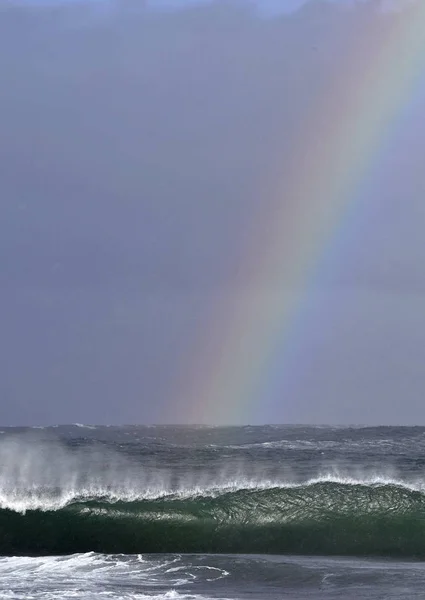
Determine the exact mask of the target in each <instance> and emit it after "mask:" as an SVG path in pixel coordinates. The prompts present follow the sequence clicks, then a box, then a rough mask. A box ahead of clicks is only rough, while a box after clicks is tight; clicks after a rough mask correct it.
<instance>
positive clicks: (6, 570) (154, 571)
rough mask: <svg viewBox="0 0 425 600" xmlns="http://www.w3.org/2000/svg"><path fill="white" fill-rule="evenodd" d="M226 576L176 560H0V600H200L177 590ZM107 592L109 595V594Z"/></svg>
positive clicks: (83, 557) (74, 557) (91, 555)
mask: <svg viewBox="0 0 425 600" xmlns="http://www.w3.org/2000/svg"><path fill="white" fill-rule="evenodd" d="M211 570H213V571H214V573H216V576H215V578H214V579H219V578H222V577H225V576H227V572H225V571H223V570H222V569H218V568H216V567H209V566H208V565H197V564H193V563H192V562H191V561H190V559H186V560H183V559H182V558H180V557H170V558H166V557H158V558H151V559H145V558H143V557H141V556H135V555H129V556H106V555H102V554H95V553H93V552H91V553H88V554H74V555H72V556H65V557H36V558H32V557H5V558H0V597H1V598H2V599H9V598H10V599H12V598H13V599H15V600H27V599H28V598H40V599H41V598H43V599H44V600H46V599H47V600H69V599H71V598H73V599H79V598H81V599H83V598H84V599H87V598H90V600H92V599H94V600H97V599H103V598H113V599H114V600H121V599H122V600H127V599H128V600H130V599H132V600H133V599H134V600H145V599H146V600H206V598H207V597H206V596H201V595H197V594H187V592H186V593H185V590H180V591H179V588H183V587H185V588H186V587H187V585H192V584H193V583H194V582H195V581H199V582H202V581H207V582H208V581H211V575H210V573H211ZM112 590H113V591H112Z"/></svg>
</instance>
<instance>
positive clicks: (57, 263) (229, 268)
mask: <svg viewBox="0 0 425 600" xmlns="http://www.w3.org/2000/svg"><path fill="white" fill-rule="evenodd" d="M100 1H101V0H97V4H98V5H99V2H100ZM150 4H152V2H150V1H148V2H145V3H143V2H142V1H141V0H138V2H134V1H133V0H124V1H123V2H121V3H120V5H119V7H118V5H117V6H115V7H114V10H112V9H111V5H110V6H109V7H108V10H106V8H105V6H104V5H99V6H100V8H101V9H102V10H100V9H96V10H95V11H94V10H93V5H92V3H91V2H90V1H88V2H79V3H76V2H75V1H74V2H62V3H61V4H56V6H55V7H53V8H52V7H46V5H43V4H42V2H34V1H32V2H30V1H29V0H28V1H27V2H25V1H24V0H23V1H21V2H19V3H18V2H15V1H14V0H7V1H6V0H0V80H1V95H0V257H1V262H0V331H1V338H0V423H1V424H2V425H21V424H29V425H44V424H58V423H68V422H79V423H97V424H119V423H173V422H182V423H192V422H194V420H195V422H201V421H203V418H202V414H203V413H202V410H197V411H194V410H193V408H192V409H190V410H189V408H188V401H187V397H188V394H189V391H188V390H192V392H191V393H193V385H194V384H192V381H196V394H197V396H196V398H195V402H198V404H199V406H200V407H202V405H203V402H204V401H205V400H203V389H202V380H203V379H202V377H201V376H200V375H199V372H197V369H198V362H197V358H199V355H200V354H203V351H204V348H203V347H202V345H201V346H200V343H199V340H200V339H201V340H203V342H202V343H203V344H204V346H205V347H207V346H208V344H209V340H210V338H211V337H213V334H215V333H217V336H218V337H219V336H220V331H221V329H220V328H221V327H222V328H224V325H223V324H224V323H227V322H228V314H230V306H233V307H234V306H235V303H236V306H239V304H238V303H239V302H240V306H243V305H244V302H246V301H247V299H248V300H249V298H250V297H252V295H253V294H258V295H261V294H265V295H267V294H274V296H276V297H280V296H279V295H281V296H282V302H283V301H284V300H283V298H284V297H286V296H288V295H293V296H294V297H295V298H296V304H297V306H298V305H299V310H298V312H297V316H296V318H295V317H294V319H295V321H296V322H297V323H301V325H298V328H299V333H298V334H296V333H294V334H291V336H292V337H291V339H290V343H289V344H288V345H289V351H282V352H281V353H280V352H279V344H277V346H276V348H275V349H274V351H273V354H272V355H270V358H269V360H267V361H265V365H264V367H263V369H264V373H263V377H262V379H261V382H262V383H261V386H260V387H259V389H258V390H257V391H256V393H255V394H254V393H252V394H250V399H249V401H248V399H247V401H246V404H245V403H244V399H243V398H239V399H238V400H237V402H236V400H235V405H234V406H233V407H232V409H231V410H230V409H229V411H227V412H226V411H225V410H223V411H222V413H221V414H216V415H215V417H216V418H215V419H214V422H219V423H237V424H239V423H251V424H257V423H258V424H261V423H312V424H323V423H328V424H343V423H356V424H422V425H423V424H425V404H424V402H423V393H424V390H425V368H424V365H425V343H424V341H425V311H424V300H425V244H424V243H423V239H424V226H425V204H424V201H423V197H424V191H425V190H424V188H425V179H424V164H423V160H424V159H423V157H424V156H425V119H424V116H425V114H424V113H425V86H424V85H423V84H424V83H425V78H419V80H418V82H417V85H416V86H415V89H414V90H413V91H412V94H410V95H409V97H408V101H406V102H405V103H404V105H403V107H402V110H400V116H399V118H398V119H397V123H396V125H394V127H392V128H391V136H390V138H389V139H388V142H386V143H385V144H383V146H382V151H380V152H379V156H378V157H377V159H376V160H375V161H374V162H373V169H372V168H371V169H370V170H369V172H368V174H367V175H365V177H364V181H363V180H362V184H361V185H360V184H359V185H358V186H356V198H355V201H353V208H352V209H351V212H350V216H349V217H347V218H346V220H345V221H344V223H343V224H340V225H339V226H337V227H336V228H335V231H334V234H333V237H332V242H330V241H329V243H328V251H327V252H326V251H325V250H324V251H323V256H322V257H321V267H320V275H316V277H313V276H312V281H311V282H310V284H309V286H308V289H292V288H291V282H290V281H286V280H285V279H284V278H283V279H282V277H281V276H278V274H277V273H276V272H274V271H273V269H271V270H267V269H266V270H263V271H261V269H260V267H258V264H257V262H256V261H255V258H254V259H253V256H254V257H255V255H253V252H252V251H250V250H251V243H250V239H251V237H250V236H252V235H253V232H255V231H257V228H258V227H259V228H261V227H267V226H268V221H267V220H264V219H263V218H262V215H264V214H269V213H270V214H272V212H271V211H272V207H273V206H275V205H276V203H280V204H281V205H282V206H283V207H284V214H286V213H285V211H286V210H287V214H288V215H289V214H290V213H291V207H293V206H294V205H295V204H294V203H296V198H290V197H287V196H285V193H284V191H283V190H284V187H285V181H286V179H287V178H288V177H289V176H290V169H291V165H292V164H293V160H294V148H295V147H297V140H299V139H300V137H301V136H302V135H303V136H306V133H305V124H306V121H308V119H307V117H308V115H311V114H312V113H314V111H315V107H317V105H318V103H319V102H320V101H321V99H322V98H326V97H327V95H330V94H332V89H333V88H332V86H331V85H330V82H331V81H335V80H337V81H338V80H340V81H342V82H344V81H345V80H346V79H347V80H348V79H349V75H350V68H352V63H351V62H350V61H349V60H348V59H349V56H350V55H351V54H350V53H353V48H354V49H356V48H358V53H359V54H362V53H363V54H364V56H363V54H362V56H363V58H362V60H363V61H364V65H366V64H367V62H368V60H369V59H370V60H372V59H373V56H372V55H371V56H370V57H369V56H368V55H367V51H368V47H367V46H365V45H362V39H363V38H362V36H364V35H366V34H365V31H366V29H367V31H368V34H370V35H368V39H372V38H373V39H378V40H379V39H380V37H379V36H380V35H383V34H382V31H383V28H384V27H385V26H386V24H387V23H388V21H387V20H385V19H388V18H390V17H389V16H388V8H390V7H391V8H396V9H400V14H402V13H403V11H405V10H408V8H406V2H402V0H400V2H399V3H398V4H394V3H392V4H391V5H390V4H389V3H386V2H382V3H381V2H379V1H378V2H377V1H376V0H364V1H362V2H358V3H357V4H356V3H351V2H345V1H343V0H340V1H338V0H335V1H334V2H331V3H324V2H315V1H313V0H310V1H308V0H306V1H304V2H302V1H301V0H299V1H296V0H293V1H292V0H291V1H289V0H288V1H284V0H280V2H273V1H272V0H270V1H266V0H264V2H263V3H262V4H261V2H257V4H258V5H259V9H260V10H258V11H256V12H255V11H252V10H250V9H249V7H248V3H241V2H232V1H226V0H217V1H212V2H209V3H207V2H205V1H204V2H202V1H201V0H199V2H195V1H193V2H184V1H181V2H177V0H175V1H174V2H171V1H169V2H165V1H161V2H159V0H158V2H157V4H156V8H157V9H158V8H159V5H160V4H161V8H162V9H163V8H167V10H156V11H152V10H148V8H149V7H148V5H150ZM136 5H137V6H136ZM142 5H144V8H143V6H142ZM172 5H173V6H172ZM283 6H284V8H285V10H280V8H282V7H283ZM151 8H152V7H151ZM170 8H171V9H172V10H168V9H170ZM381 9H385V10H381ZM398 15H399V13H394V14H392V16H391V18H393V19H398V18H402V16H401V17H400V16H398ZM384 21H385V24H384ZM370 51H371V53H372V52H373V51H376V46H373V47H371V50H370ZM354 52H355V50H354ZM361 65H363V63H362V62H361V63H360V67H361ZM422 80H423V81H422ZM333 101H335V99H333ZM307 139H308V132H307ZM305 176H306V177H308V173H306V174H305ZM262 235H264V239H267V231H265V232H264V233H263V234H262ZM254 237H255V238H256V239H257V237H258V236H256V235H255V236H254ZM257 252H258V253H259V254H261V247H259V248H258V250H257ZM287 260H288V258H287ZM259 269H260V270H259ZM235 299H236V300H235ZM261 306H266V304H264V305H262V304H261V303H260V304H259V307H260V309H261ZM236 311H237V309H236ZM264 316H265V315H262V314H261V310H260V311H259V314H258V315H256V317H255V318H256V319H257V318H258V319H259V320H260V321H261V319H262V318H263V317H264ZM251 326H253V324H252V322H248V321H247V323H246V328H247V329H249V328H250V327H251ZM279 326H280V324H279V323H276V327H279ZM294 327H295V326H294ZM295 328H296V327H295ZM223 335H224V331H223ZM229 343H230V342H229ZM249 343H253V342H252V340H251V342H249ZM222 352H223V354H224V357H225V360H227V361H229V368H230V370H231V367H232V362H231V360H232V358H233V357H230V356H227V355H226V348H225V347H224V348H222ZM288 352H289V356H288ZM266 354H267V352H266V350H264V355H266ZM206 356H207V354H206ZM235 360H237V358H236V357H235ZM204 367H205V365H204ZM214 369H215V366H214V365H212V366H211V370H212V374H211V373H210V375H209V380H211V379H214ZM239 376H240V375H239ZM205 381H206V379H205ZM205 385H207V383H205ZM208 385H209V386H210V387H209V390H208V392H209V393H208V397H209V398H210V400H209V401H211V383H209V384H208ZM213 387H214V386H213ZM218 389H219V387H217V390H218ZM217 400H218V399H217ZM212 401H214V399H213V400H212ZM192 402H193V399H192ZM231 403H232V400H230V404H231ZM205 415H206V417H205V422H207V423H208V422H210V421H211V420H212V417H211V416H209V415H211V411H208V410H207V408H206V409H205ZM195 417H196V419H195Z"/></svg>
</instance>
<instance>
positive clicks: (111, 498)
mask: <svg viewBox="0 0 425 600" xmlns="http://www.w3.org/2000/svg"><path fill="white" fill-rule="evenodd" d="M57 494H58V490H54V489H51V490H47V489H44V490H36V491H33V492H31V491H27V492H26V495H25V497H24V496H23V495H22V490H21V491H20V492H19V494H18V495H13V494H12V495H11V494H10V493H8V494H7V496H5V495H4V494H3V495H2V496H0V506H1V509H0V553H2V554H20V555H22V554H32V555H41V554H56V555H57V554H69V553H77V552H89V551H95V552H102V553H135V554H137V553H154V552H166V553H246V554H247V553H273V554H286V553H290V554H305V555H313V554H327V555H363V556H397V557H425V544H424V539H425V494H424V492H423V491H422V490H421V489H420V488H419V487H418V488H417V487H415V486H413V485H407V484H404V483H402V482H397V481H390V480H387V481H386V480H379V479H376V480H370V481H360V480H358V481H356V480H348V479H347V480H344V479H338V478H331V477H328V478H326V477H325V478H319V479H316V480H312V481H309V482H306V483H304V484H293V485H283V484H282V485H272V484H266V483H265V484H263V485H251V486H249V485H242V486H238V485H233V486H224V487H217V488H210V489H204V490H201V489H197V490H196V489H192V490H189V489H187V490H181V491H178V492H169V491H164V492H163V493H157V494H155V493H146V494H144V495H139V496H137V497H136V496H135V495H131V494H128V495H124V496H122V497H120V496H119V495H117V494H114V493H112V492H106V491H105V493H104V494H101V493H99V492H98V493H97V495H93V494H91V493H90V491H89V490H86V491H83V490H82V491H81V492H79V493H74V494H70V495H68V497H64V496H60V497H59V496H57Z"/></svg>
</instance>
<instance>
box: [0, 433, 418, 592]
mask: <svg viewBox="0 0 425 600" xmlns="http://www.w3.org/2000/svg"><path fill="white" fill-rule="evenodd" d="M424 464H425V428H420V427H415V428H402V427H375V428H366V427H352V428H342V427H295V426H292V427H284V426H263V427H251V426H247V427H222V428H213V427H171V426H169V427H163V426H158V427H141V426H131V427H94V426H84V425H71V426H59V427H48V428H32V429H30V428H3V429H2V430H1V433H0V554H1V556H0V598H13V599H39V598H46V599H51V600H53V599H61V600H67V599H71V598H72V599H101V598H105V599H111V600H113V599H119V598H120V599H124V598H129V599H130V598H135V599H140V600H141V599H145V598H152V599H155V598H157V599H161V598H162V599H179V600H180V599H187V600H189V599H193V600H201V599H208V598H217V599H218V598H222V599H229V600H230V599H237V598H241V599H242V598H251V599H254V600H255V599H258V600H260V599H263V598H264V599H278V598H290V599H294V600H296V599H304V598H311V599H313V598H323V599H325V598H330V599H333V598H344V599H350V598H353V599H354V598H355V599H357V600H358V599H361V598H365V599H366V598H367V599H370V600H373V599H378V598H380V599H384V598H403V599H404V598H409V599H413V598H425V563H423V559H424V557H425V541H424V540H425V475H424Z"/></svg>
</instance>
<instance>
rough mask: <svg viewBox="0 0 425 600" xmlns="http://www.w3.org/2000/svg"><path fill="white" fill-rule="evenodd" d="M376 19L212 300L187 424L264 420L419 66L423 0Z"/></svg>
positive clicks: (189, 384)
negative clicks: (225, 290) (235, 284)
mask: <svg viewBox="0 0 425 600" xmlns="http://www.w3.org/2000/svg"><path fill="white" fill-rule="evenodd" d="M382 21H383V28H382V31H381V34H382V35H380V36H379V39H378V40H372V39H368V38H367V36H366V35H365V37H364V38H362V39H361V40H358V39H357V40H356V42H355V44H354V45H353V47H352V48H350V52H349V60H348V66H347V63H345V69H344V71H345V75H342V76H340V77H338V78H337V79H336V80H335V81H334V84H333V89H332V88H331V89H330V90H328V92H327V93H326V95H325V96H324V97H323V98H321V99H320V100H319V101H318V103H317V110H316V111H314V112H313V114H311V115H310V116H309V118H308V120H307V122H306V123H305V124H304V127H303V131H302V132H301V133H300V135H299V137H298V147H296V148H294V150H293V164H292V165H291V166H290V168H289V169H286V172H287V173H289V176H285V181H284V182H283V184H282V185H280V186H279V187H280V189H279V192H278V193H277V194H276V195H275V199H274V200H273V202H272V204H271V208H269V207H270V203H269V204H266V205H265V206H267V207H268V208H267V211H266V214H265V215H263V217H262V219H261V220H260V221H258V223H257V227H255V228H254V229H255V230H254V233H253V236H252V237H251V239H250V240H249V243H248V245H247V247H246V248H245V249H244V250H243V252H242V257H243V261H242V262H243V263H244V264H245V265H247V268H248V270H249V273H250V281H249V285H248V286H246V285H245V289H244V290H243V291H242V290H241V291H240V292H235V293H234V294H233V296H232V297H231V299H229V295H228V294H227V295H223V298H222V299H221V300H220V299H218V300H216V301H215V303H214V306H213V309H212V313H211V318H210V319H209V321H208V323H207V325H206V327H205V330H204V331H202V332H201V333H200V335H199V337H198V339H197V340H196V343H195V346H194V348H193V352H192V354H191V356H190V366H189V367H188V368H187V372H186V373H185V374H184V376H183V377H182V381H183V385H182V386H181V389H180V390H178V399H179V405H180V406H184V407H186V408H185V410H184V411H183V413H182V414H183V416H184V418H185V419H187V420H189V421H190V422H192V423H200V424H201V423H213V424H231V423H240V422H245V423H247V422H261V421H262V416H261V415H264V414H265V412H267V411H265V407H264V401H265V400H264V391H265V390H266V389H267V385H268V378H269V376H270V369H271V365H272V364H274V363H275V362H276V353H277V350H279V360H281V361H282V365H283V367H282V370H283V371H284V363H285V360H287V354H288V352H289V351H290V348H291V346H292V345H293V344H294V343H295V344H296V340H294V338H293V333H291V332H292V330H293V323H294V321H295V320H299V319H300V318H301V319H302V311H303V302H304V301H305V298H307V297H308V295H309V292H310V290H311V286H312V285H313V283H314V281H315V280H316V278H317V275H318V272H319V271H320V265H321V264H322V262H323V259H324V257H325V255H327V253H329V252H332V245H333V244H335V240H336V239H337V238H338V232H339V231H340V229H341V228H343V227H344V226H345V223H346V220H347V219H349V218H350V215H351V214H352V209H353V204H355V202H356V198H357V197H358V193H357V192H358V191H359V189H360V187H361V185H362V183H363V182H364V181H365V179H366V178H367V176H368V174H369V173H370V171H371V170H372V169H373V168H374V165H376V163H377V161H378V160H379V157H380V156H381V154H382V152H383V151H384V150H385V148H387V147H388V143H389V142H390V140H391V135H392V134H393V132H394V130H395V128H396V126H397V124H398V122H399V120H400V117H401V116H402V115H403V111H404V110H405V108H406V105H407V103H408V101H409V99H410V98H411V95H412V93H413V91H414V89H415V84H416V83H419V81H420V76H421V75H422V74H423V72H424V67H425V1H424V0H417V2H414V3H413V4H412V5H410V6H408V7H406V9H405V10H404V11H400V12H398V13H387V14H386V15H385V16H382ZM366 52H367V55H366ZM340 75H341V74H340ZM288 199H290V201H288ZM242 269H243V265H242ZM270 278H272V280H273V282H274V285H273V286H272V287H270V286H269V287H267V286H266V285H264V282H265V281H268V280H270ZM303 299H304V301H303ZM281 403H283V404H284V398H283V399H282V400H281Z"/></svg>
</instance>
